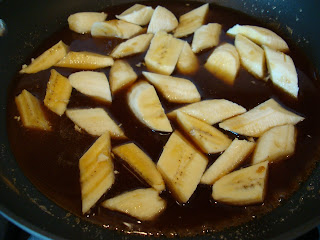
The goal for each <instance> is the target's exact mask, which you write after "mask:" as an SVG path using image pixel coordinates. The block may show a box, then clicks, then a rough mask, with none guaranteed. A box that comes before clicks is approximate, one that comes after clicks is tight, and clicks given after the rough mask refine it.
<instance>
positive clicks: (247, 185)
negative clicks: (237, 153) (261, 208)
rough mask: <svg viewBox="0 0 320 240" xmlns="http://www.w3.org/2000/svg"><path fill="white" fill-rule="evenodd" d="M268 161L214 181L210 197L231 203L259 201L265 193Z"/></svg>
mask: <svg viewBox="0 0 320 240" xmlns="http://www.w3.org/2000/svg"><path fill="white" fill-rule="evenodd" d="M267 177H268V161H265V162H263V163H259V164H256V165H253V166H250V167H247V168H242V169H240V170H238V171H234V172H232V173H230V174H228V175H226V176H224V177H222V178H220V179H219V180H218V181H216V182H215V184H213V186H212V197H213V199H214V200H216V201H221V202H224V203H227V204H232V205H249V204H255V203H261V202H263V200H264V197H265V193H266V184H267V179H268V178H267Z"/></svg>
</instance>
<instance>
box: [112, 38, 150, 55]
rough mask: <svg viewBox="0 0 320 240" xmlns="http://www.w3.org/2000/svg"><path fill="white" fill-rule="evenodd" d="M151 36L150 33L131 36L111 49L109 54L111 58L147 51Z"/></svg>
mask: <svg viewBox="0 0 320 240" xmlns="http://www.w3.org/2000/svg"><path fill="white" fill-rule="evenodd" d="M152 37H153V34H152V33H147V34H141V35H139V36H136V37H133V38H131V39H129V40H127V41H125V42H122V43H120V44H119V45H118V46H116V47H115V48H114V49H113V50H112V53H111V54H110V56H111V57H113V58H123V57H127V56H131V55H134V54H137V53H143V52H145V51H147V49H148V47H149V45H150V42H151V39H152Z"/></svg>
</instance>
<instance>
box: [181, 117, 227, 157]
mask: <svg viewBox="0 0 320 240" xmlns="http://www.w3.org/2000/svg"><path fill="white" fill-rule="evenodd" d="M177 122H178V123H179V125H180V126H181V127H182V129H183V130H184V131H185V132H186V133H187V134H188V136H189V137H190V138H191V139H192V141H193V142H194V143H195V144H196V145H197V146H198V147H199V148H200V149H201V150H202V151H203V152H204V153H207V154H209V153H218V152H222V151H224V150H225V149H226V148H227V147H228V146H229V145H230V144H231V140H230V139H229V138H228V137H227V136H226V135H225V134H223V133H222V132H220V131H219V130H218V129H216V128H214V127H212V126H211V125H209V124H207V123H205V122H203V121H201V120H199V119H196V118H194V117H191V116H189V115H187V114H185V113H183V112H180V111H178V113H177Z"/></svg>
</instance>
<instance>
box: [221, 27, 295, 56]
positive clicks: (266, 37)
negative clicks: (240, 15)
mask: <svg viewBox="0 0 320 240" xmlns="http://www.w3.org/2000/svg"><path fill="white" fill-rule="evenodd" d="M227 34H229V35H231V36H236V35H237V34H242V35H243V36H246V37H247V38H249V39H250V40H252V41H253V42H255V43H257V44H259V45H261V46H262V45H266V46H268V47H270V48H272V49H275V50H279V51H281V52H286V51H289V47H288V44H287V43H286V42H285V41H284V40H283V39H282V38H281V37H280V36H279V35H277V34H276V33H274V32H272V31H271V30H269V29H266V28H263V27H257V26H250V25H239V24H236V25H234V26H233V27H232V28H230V29H229V30H228V31H227Z"/></svg>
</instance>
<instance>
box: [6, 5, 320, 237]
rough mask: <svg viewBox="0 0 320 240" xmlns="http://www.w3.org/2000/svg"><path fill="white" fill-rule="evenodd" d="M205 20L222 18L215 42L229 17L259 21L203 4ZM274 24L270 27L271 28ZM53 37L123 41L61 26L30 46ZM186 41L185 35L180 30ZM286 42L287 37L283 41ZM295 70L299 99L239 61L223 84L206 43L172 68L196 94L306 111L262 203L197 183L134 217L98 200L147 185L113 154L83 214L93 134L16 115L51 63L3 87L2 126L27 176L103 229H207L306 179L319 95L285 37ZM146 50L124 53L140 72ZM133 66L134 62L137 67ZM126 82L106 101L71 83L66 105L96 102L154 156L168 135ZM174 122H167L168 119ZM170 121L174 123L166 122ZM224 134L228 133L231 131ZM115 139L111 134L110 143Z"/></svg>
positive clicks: (63, 122)
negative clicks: (133, 99)
mask: <svg viewBox="0 0 320 240" xmlns="http://www.w3.org/2000/svg"><path fill="white" fill-rule="evenodd" d="M148 5H150V6H152V7H156V6H157V5H161V6H164V7H166V8H168V9H169V10H170V11H172V12H173V13H174V14H175V16H176V17H177V18H178V17H179V16H180V15H182V14H184V13H186V12H188V11H190V10H192V9H194V8H195V7H198V6H200V4H199V3H189V4H188V5H187V4H185V3H181V2H180V3H179V2H178V3H168V2H150V4H148ZM130 6H131V5H128V4H127V5H121V6H115V7H109V8H108V9H105V12H106V13H108V19H114V18H115V15H116V14H120V13H121V12H123V11H124V10H126V9H127V8H129V7H130ZM207 22H208V23H209V22H216V23H220V24H222V34H221V37H220V44H221V43H223V42H230V43H233V41H234V39H233V38H231V37H229V36H227V35H226V34H225V32H226V31H227V30H228V29H229V28H230V27H232V26H233V25H235V24H250V25H258V26H263V24H262V23H259V22H257V21H256V20H254V19H251V18H249V17H247V16H244V15H242V14H239V13H237V12H234V11H230V10H228V9H224V8H221V7H218V6H215V5H211V6H210V11H209V14H208V17H207ZM273 30H274V29H273ZM59 40H62V41H63V42H64V43H66V44H67V45H69V46H70V50H72V51H90V52H96V53H101V54H109V53H110V52H111V51H112V49H113V48H114V47H115V46H116V45H117V44H119V43H120V42H122V40H120V39H115V38H92V37H91V35H90V34H84V35H81V34H77V33H75V32H72V31H71V30H69V29H68V27H65V28H63V29H62V30H61V31H59V32H57V33H56V34H54V35H53V36H52V37H51V38H49V39H47V40H46V41H45V42H44V43H43V44H42V45H41V46H40V47H39V48H38V49H37V50H36V51H35V52H34V54H33V57H36V56H38V55H40V54H41V53H42V52H43V51H45V50H46V49H48V48H49V47H51V46H53V45H54V44H55V43H57V42H58V41H59ZM184 40H187V41H188V42H189V43H191V41H192V36H190V37H186V38H184ZM289 43H290V42H289ZM289 46H290V49H291V52H290V53H289V55H290V56H291V57H292V58H293V60H294V63H295V65H296V68H297V72H298V77H299V87H300V91H299V100H298V101H296V100H292V99H290V98H288V97H287V96H286V95H285V94H283V93H281V92H280V91H278V90H276V89H275V88H274V87H273V86H272V85H271V84H270V83H266V82H264V81H261V80H258V79H255V78H254V77H253V76H252V75H250V74H249V73H248V72H247V71H246V70H244V69H242V68H241V69H240V71H239V74H238V77H237V79H236V81H235V84H234V85H233V86H229V85H226V84H225V83H223V81H221V80H219V79H216V78H215V77H214V76H212V75H211V74H210V73H209V72H208V71H206V70H205V69H204V67H203V65H204V63H205V61H206V59H207V58H208V56H209V54H210V53H211V52H212V50H207V51H204V52H201V53H200V54H198V57H199V61H200V65H201V66H200V69H199V70H198V71H197V73H196V74H195V75H193V76H185V75H182V74H181V73H179V72H178V71H177V70H175V72H174V73H173V74H172V75H173V76H177V77H184V78H187V79H190V80H191V81H193V82H194V83H195V84H196V86H197V88H198V90H199V92H200V94H201V97H202V99H212V98H224V99H228V100H230V101H233V102H235V103H238V104H240V105H242V106H243V107H245V108H246V109H248V110H249V109H251V108H253V107H255V106H257V105H258V104H260V103H262V102H264V101H266V100H268V99H269V98H271V97H273V98H275V99H276V100H278V101H279V102H280V103H281V104H283V105H284V106H286V107H288V108H290V109H291V110H293V111H296V112H297V113H299V114H301V115H303V116H304V117H305V118H306V119H305V120H304V121H303V122H301V123H299V124H298V125H297V129H298V139H297V146H296V152H295V154H294V155H293V156H292V157H291V158H290V159H286V160H284V161H281V162H279V163H276V164H270V172H269V179H268V188H267V195H266V199H265V201H264V203H263V204H258V205H252V206H246V207H239V206H230V205H225V204H222V203H218V202H215V201H214V200H213V199H212V197H211V187H210V186H206V185H201V184H200V185H199V186H198V188H197V190H196V191H195V193H194V194H193V195H192V197H191V199H190V200H189V201H188V202H187V203H186V204H183V205H181V204H178V203H177V202H176V201H175V200H174V199H173V198H172V196H171V195H170V193H169V192H168V191H165V192H163V193H162V194H161V197H163V198H164V199H165V200H166V201H167V209H166V210H165V211H164V212H163V213H162V214H161V215H160V216H158V217H157V218H156V219H155V220H153V221H150V222H141V221H137V220H136V219H134V218H132V217H130V216H127V215H125V214H122V213H118V212H114V211H110V210H108V209H105V208H103V207H101V206H100V204H99V203H101V202H102V201H104V200H105V199H108V198H111V197H114V196H116V195H118V194H120V193H123V192H125V191H128V190H133V189H136V188H141V187H148V185H146V184H145V183H144V182H142V181H140V180H138V178H137V177H136V176H135V175H134V174H132V172H131V171H130V169H129V168H127V167H126V166H125V165H124V164H123V162H122V161H121V160H120V159H118V158H115V159H114V165H115V170H116V171H117V172H118V173H117V174H116V180H115V183H114V185H113V186H112V188H111V189H110V190H109V191H108V192H107V193H106V194H105V195H103V197H102V198H101V199H100V200H99V202H98V203H97V204H96V205H95V207H94V208H92V210H91V211H90V213H89V214H88V215H85V216H84V215H82V213H81V193H80V182H79V168H78V161H79V159H80V157H81V156H82V155H83V154H84V153H85V152H86V151H87V149H88V148H89V147H90V146H91V145H92V144H93V143H94V141H95V140H96V137H92V136H90V135H88V134H86V133H79V132H77V131H75V129H74V123H73V122H72V121H71V120H69V119H68V118H67V117H66V116H65V115H63V116H61V117H59V116H57V115H55V114H54V113H52V112H50V111H49V110H48V109H45V108H44V109H45V113H46V115H47V116H48V119H49V121H50V122H51V123H52V126H53V129H54V131H52V132H42V131H37V130H30V129H26V128H24V127H23V126H22V124H21V122H19V121H17V120H16V118H15V116H19V113H18V111H17V108H16V105H15V102H14V97H15V96H17V95H18V94H20V93H21V91H22V90H23V89H27V90H28V91H30V92H31V93H32V94H33V95H35V96H36V97H37V98H38V99H40V101H43V99H44V97H45V92H46V86H47V82H48V80H49V76H50V69H48V70H45V71H41V72H38V73H36V74H30V75H28V74H24V75H19V74H17V76H16V77H15V79H14V80H13V82H12V85H11V88H10V90H9V97H8V115H7V123H8V125H7V126H8V134H9V139H10V142H11V147H12V151H13V153H14V155H15V158H16V160H17V161H18V163H19V165H20V167H21V168H22V170H23V172H24V173H25V175H26V176H27V177H28V178H29V179H30V181H31V182H32V183H33V184H34V185H35V186H36V187H37V188H38V189H39V190H40V191H41V192H42V193H43V194H45V195H46V196H47V197H49V198H50V199H51V200H52V201H54V202H55V203H57V204H58V205H60V206H61V207H63V208H64V209H66V210H68V211H70V212H72V213H73V214H75V215H77V216H79V217H81V218H83V219H86V220H88V221H91V222H94V223H96V224H98V225H101V226H102V225H103V226H107V227H108V228H110V229H118V230H121V231H124V232H134V231H135V232H145V233H150V234H160V235H162V234H164V235H167V236H169V235H171V236H172V234H179V235H195V234H201V233H203V232H206V231H215V230H221V229H223V228H225V227H229V226H233V225H238V224H241V223H244V222H247V221H249V220H252V218H253V217H255V216H261V215H263V214H266V213H267V212H269V211H271V210H272V209H274V208H275V207H277V206H278V205H279V204H280V202H281V200H283V199H286V198H288V197H289V196H290V195H291V194H292V193H293V192H294V191H296V190H297V189H298V187H299V183H300V182H302V181H303V180H305V179H306V177H307V176H308V174H309V173H310V171H311V170H312V167H313V165H314V160H313V159H314V157H313V154H314V153H315V151H316V149H317V146H318V145H319V137H317V136H320V133H319V129H320V128H319V127H318V125H317V124H318V123H319V119H320V113H319V111H317V110H316V109H315V106H318V105H319V103H320V97H319V96H320V94H319V88H318V86H317V84H316V81H315V79H313V78H312V77H313V75H312V74H313V72H312V68H310V64H309V63H308V60H307V59H306V58H305V57H304V56H303V55H301V54H299V53H298V52H297V51H298V50H295V49H294V48H295V45H294V44H289ZM144 56H145V53H143V54H139V55H135V56H132V57H128V58H126V60H127V61H128V62H129V63H130V65H131V66H132V67H133V68H134V70H135V72H136V73H137V74H138V76H139V79H142V78H143V77H142V74H141V72H142V71H145V70H147V69H146V67H145V66H143V65H141V66H139V63H141V62H143V59H144ZM138 66H139V67H138ZM55 69H56V70H57V71H58V72H59V73H61V74H62V75H64V76H66V77H68V76H69V75H70V74H71V73H73V72H76V71H78V70H75V69H67V68H57V67H55ZM109 70H110V68H106V69H100V70H97V71H101V72H104V73H105V74H106V76H109ZM127 91H128V89H124V90H122V91H121V92H119V93H116V94H115V95H114V96H113V101H112V104H111V105H106V104H103V103H101V102H98V101H96V100H93V99H92V98H89V97H87V96H85V95H83V94H81V93H79V92H77V91H76V90H75V89H73V91H72V95H71V98H70V102H69V104H68V108H76V107H81V108H87V107H102V108H104V109H106V110H107V112H108V113H110V115H111V116H112V117H113V119H114V120H116V121H117V122H118V123H121V124H122V128H123V130H124V131H125V134H126V136H128V138H129V139H130V140H131V141H133V142H134V143H136V144H137V145H138V146H139V147H141V148H142V149H143V150H144V151H145V152H146V153H147V154H148V155H149V156H150V157H151V158H152V159H153V161H155V162H157V160H158V158H159V156H160V154H161V152H162V148H163V146H164V145H165V143H166V142H167V140H168V138H169V136H170V135H169V134H160V133H158V132H154V131H152V130H150V129H148V128H146V127H145V126H143V125H142V124H141V123H140V122H139V121H138V120H137V119H136V118H135V117H134V115H133V114H132V113H131V111H130V109H129V107H128V104H127V99H126V94H127ZM160 100H161V102H162V104H163V107H164V109H165V111H166V112H169V111H171V110H173V109H175V108H177V107H179V106H181V105H178V104H172V103H168V102H167V101H166V100H165V99H163V98H161V96H160ZM173 124H174V123H173ZM173 126H174V128H175V129H177V126H175V125H173ZM227 134H229V135H230V136H231V137H232V138H234V137H235V136H234V135H232V134H230V133H227ZM120 143H122V142H121V141H119V140H118V141H117V140H112V145H113V146H116V145H118V144H120ZM217 157H218V154H215V155H209V156H208V158H209V166H210V165H211V163H212V162H213V161H214V160H215V159H216V158H217Z"/></svg>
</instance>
